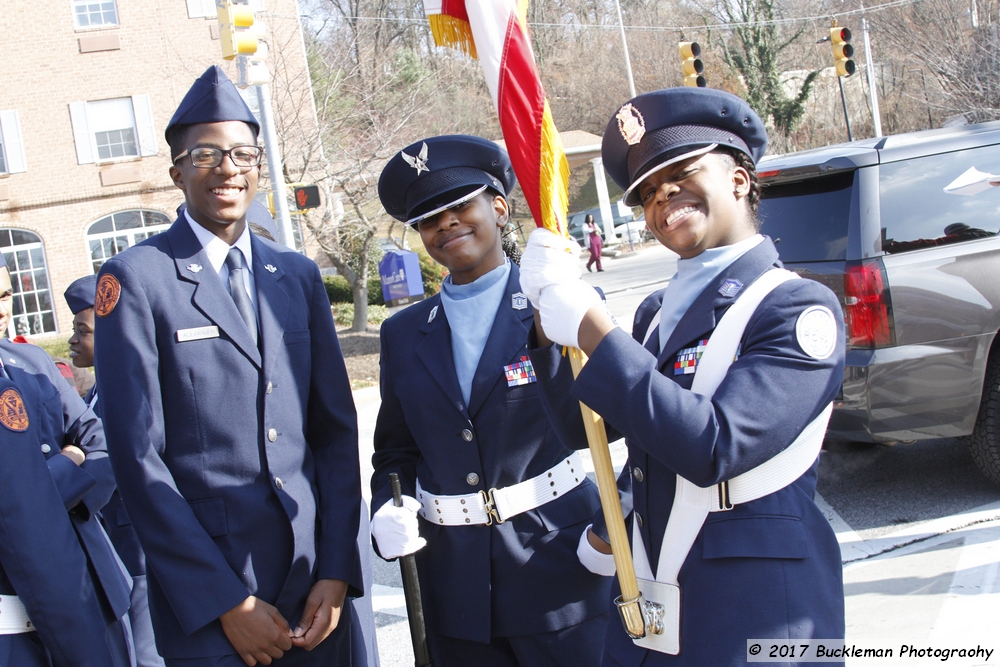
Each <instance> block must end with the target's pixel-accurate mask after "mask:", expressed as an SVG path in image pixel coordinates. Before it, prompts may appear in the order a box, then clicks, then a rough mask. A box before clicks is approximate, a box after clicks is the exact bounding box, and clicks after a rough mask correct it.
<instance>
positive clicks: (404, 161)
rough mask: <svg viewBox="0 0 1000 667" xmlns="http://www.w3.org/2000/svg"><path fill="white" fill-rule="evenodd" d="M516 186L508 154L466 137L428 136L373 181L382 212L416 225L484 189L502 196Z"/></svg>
mask: <svg viewBox="0 0 1000 667" xmlns="http://www.w3.org/2000/svg"><path fill="white" fill-rule="evenodd" d="M516 183H517V178H516V177H515V176H514V167H513V166H512V165H511V164H510V157H508V156H507V151H505V150H504V149H502V148H500V146H499V145H498V144H496V143H494V142H492V141H489V140H487V139H483V138H481V137H472V136H469V135H465V134H450V135H445V136H441V137H430V138H429V139H424V140H422V141H418V142H416V143H413V144H410V145H409V146H407V147H406V148H404V149H403V150H401V151H400V152H398V153H396V154H395V155H394V156H392V158H391V159H390V160H389V162H388V163H387V164H386V165H385V169H383V170H382V175H381V176H380V177H379V179H378V196H379V199H381V200H382V206H383V207H384V208H385V211H386V213H388V214H389V215H391V216H392V217H394V218H395V219H396V220H399V221H401V222H405V223H407V224H410V225H415V224H416V223H418V222H420V221H421V220H423V219H424V218H429V217H430V216H432V215H435V214H437V213H440V212H441V211H444V210H445V209H449V208H451V207H452V206H457V205H458V204H461V203H462V202H464V201H468V200H469V199H472V198H473V197H475V196H476V195H477V194H479V193H480V192H482V191H483V190H485V189H486V188H488V187H489V188H493V189H494V190H496V191H497V192H499V193H500V194H501V195H503V196H504V197H507V196H508V195H509V194H510V191H511V190H513V189H514V185H515V184H516Z"/></svg>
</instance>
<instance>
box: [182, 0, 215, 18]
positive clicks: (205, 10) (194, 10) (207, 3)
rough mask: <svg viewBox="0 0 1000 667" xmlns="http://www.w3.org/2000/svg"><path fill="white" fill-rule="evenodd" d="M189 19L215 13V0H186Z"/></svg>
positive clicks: (205, 16)
mask: <svg viewBox="0 0 1000 667" xmlns="http://www.w3.org/2000/svg"><path fill="white" fill-rule="evenodd" d="M187 10H188V18H189V19H206V18H209V17H211V16H215V15H216V11H215V0H187Z"/></svg>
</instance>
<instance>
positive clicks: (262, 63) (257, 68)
mask: <svg viewBox="0 0 1000 667" xmlns="http://www.w3.org/2000/svg"><path fill="white" fill-rule="evenodd" d="M236 73H237V75H238V77H237V79H236V85H237V86H239V87H240V88H249V87H250V86H260V85H263V84H265V83H267V82H268V81H270V80H271V73H270V72H269V71H268V69H267V42H264V41H261V42H259V43H258V44H257V52H256V53H254V54H253V55H249V56H245V55H240V56H237V57H236Z"/></svg>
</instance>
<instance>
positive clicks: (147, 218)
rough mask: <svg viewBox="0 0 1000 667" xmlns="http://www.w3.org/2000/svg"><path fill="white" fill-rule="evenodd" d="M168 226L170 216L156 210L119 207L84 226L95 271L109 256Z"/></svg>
mask: <svg viewBox="0 0 1000 667" xmlns="http://www.w3.org/2000/svg"><path fill="white" fill-rule="evenodd" d="M168 227H170V218H168V217H167V216H165V215H163V214H162V213H158V212H157V211H120V212H118V213H112V214H111V215H109V216H108V217H106V218H101V219H100V220H98V221H97V222H95V223H94V224H92V225H91V226H90V228H89V229H87V245H88V246H89V247H90V261H91V262H92V263H93V266H94V273H97V271H98V269H100V268H101V264H104V262H105V261H107V259H108V258H109V257H114V256H115V255H117V254H118V253H120V252H121V251H122V250H125V249H126V248H131V247H132V246H134V245H135V244H136V243H139V242H140V241H144V240H145V239H148V238H149V237H150V236H153V235H154V234H159V233H160V232H162V231H164V230H166V229H167V228H168Z"/></svg>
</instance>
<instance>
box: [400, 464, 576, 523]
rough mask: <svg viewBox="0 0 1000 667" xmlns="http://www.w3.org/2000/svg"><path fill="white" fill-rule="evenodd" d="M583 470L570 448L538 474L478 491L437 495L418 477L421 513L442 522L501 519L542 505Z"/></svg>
mask: <svg viewBox="0 0 1000 667" xmlns="http://www.w3.org/2000/svg"><path fill="white" fill-rule="evenodd" d="M585 477H586V473H585V472H584V470H583V461H582V460H581V459H580V455H579V454H578V453H576V452H573V453H572V454H570V455H569V456H568V457H566V458H565V459H563V460H562V461H560V462H559V463H557V464H556V465H554V466H552V467H551V468H549V469H548V470H546V471H545V472H543V473H542V474H541V475H538V476H537V477H532V478H531V479H528V480H525V481H523V482H519V483H518V484H513V485H511V486H505V487H504V488H502V489H495V488H494V489H489V490H488V491H479V492H477V493H468V494H464V495H456V496H439V495H435V494H433V493H430V492H428V491H424V490H423V488H422V487H421V486H420V480H419V479H418V480H417V500H419V501H420V504H421V508H420V512H419V513H420V516H422V517H424V518H425V519H427V520H428V521H430V522H431V523H436V524H438V525H442V526H479V525H486V526H489V525H492V524H494V523H503V522H504V521H506V520H507V519H509V518H511V517H512V516H516V515H518V514H521V513H522V512H527V511H528V510H533V509H535V508H536V507H541V506H542V505H544V504H545V503H547V502H551V501H553V500H555V499H556V498H558V497H559V496H562V495H565V494H566V493H568V492H569V491H572V490H573V489H575V488H576V487H577V486H579V485H580V484H581V483H582V482H583V480H584V478H585Z"/></svg>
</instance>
